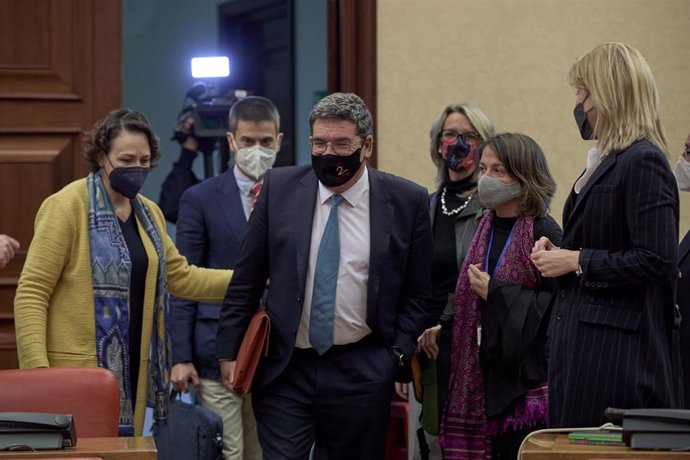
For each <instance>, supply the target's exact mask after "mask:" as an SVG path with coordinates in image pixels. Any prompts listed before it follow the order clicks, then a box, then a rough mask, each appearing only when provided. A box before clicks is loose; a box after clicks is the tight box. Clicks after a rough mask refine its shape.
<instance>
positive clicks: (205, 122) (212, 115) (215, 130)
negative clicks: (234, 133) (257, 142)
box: [181, 82, 249, 138]
mask: <svg viewBox="0 0 690 460" xmlns="http://www.w3.org/2000/svg"><path fill="white" fill-rule="evenodd" d="M248 94H249V92H248V91H247V90H243V89H235V90H229V91H227V92H226V93H225V94H223V95H216V94H214V92H213V89H212V88H211V87H209V85H208V84H206V83H203V82H200V83H197V84H195V85H194V86H192V87H191V88H190V89H189V91H187V94H186V97H187V98H188V99H191V100H192V104H191V105H189V106H187V107H185V109H183V111H182V114H181V116H185V117H186V116H192V117H193V118H194V131H193V135H194V136H195V137H197V138H217V137H221V138H222V137H225V134H226V133H227V131H228V112H229V111H230V108H231V107H232V105H233V104H234V103H235V102H237V101H238V100H240V99H242V98H244V97H246V96H248Z"/></svg>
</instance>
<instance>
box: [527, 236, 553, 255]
mask: <svg viewBox="0 0 690 460" xmlns="http://www.w3.org/2000/svg"><path fill="white" fill-rule="evenodd" d="M554 249H558V246H556V245H555V244H553V243H552V242H551V240H550V239H548V238H547V237H545V236H542V237H541V238H539V239H538V240H537V241H535V242H534V246H533V247H532V254H534V253H535V252H540V251H553V250H554Z"/></svg>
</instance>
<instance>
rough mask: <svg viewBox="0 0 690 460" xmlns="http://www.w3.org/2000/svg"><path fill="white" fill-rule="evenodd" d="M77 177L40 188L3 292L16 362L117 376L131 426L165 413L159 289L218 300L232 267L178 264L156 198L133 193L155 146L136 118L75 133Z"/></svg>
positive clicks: (125, 421) (165, 340)
mask: <svg viewBox="0 0 690 460" xmlns="http://www.w3.org/2000/svg"><path fill="white" fill-rule="evenodd" d="M84 150H85V157H86V159H87V160H88V162H89V163H90V165H91V173H90V174H89V175H88V177H86V178H83V179H80V180H77V181H75V182H72V183H71V184H69V185H67V186H66V187H64V188H63V189H62V190H60V191H59V192H57V193H55V194H54V195H51V196H49V197H48V198H46V200H45V201H44V202H43V204H42V205H41V208H40V209H39V211H38V214H37V215H36V224H35V231H34V237H33V240H32V241H31V246H30V247H29V250H28V253H27V258H26V262H25V264H24V269H23V271H22V274H21V277H20V279H19V285H18V288H17V295H16V297H15V300H14V318H15V329H16V334H17V350H18V353H19V364H20V366H21V367H22V368H33V367H49V366H51V367H52V366H54V367H64V366H71V367H78V366H84V367H103V368H106V369H110V370H111V371H112V372H113V373H114V374H115V376H116V378H117V380H118V383H119V384H120V435H122V436H132V435H137V436H141V433H142V427H143V421H144V410H145V408H146V407H147V406H148V407H153V408H154V418H155V419H156V420H158V419H160V418H162V417H164V416H165V408H166V401H167V397H168V391H169V383H170V367H171V361H170V337H169V335H168V327H167V325H166V322H167V316H168V303H167V302H168V292H170V293H172V294H174V295H176V296H179V297H183V298H190V299H194V300H199V301H202V300H204V301H215V302H220V301H222V299H223V297H224V294H225V291H226V289H227V286H228V283H229V281H230V277H231V275H232V272H231V271H230V270H211V269H202V268H197V267H194V266H190V265H188V264H187V260H186V259H185V258H184V257H182V256H181V255H180V254H179V253H178V252H177V249H176V248H175V246H174V244H173V243H172V241H171V240H170V238H169V237H168V235H167V234H166V231H165V221H164V218H163V214H162V213H161V211H160V209H159V208H158V206H156V205H155V204H154V203H153V202H152V201H150V200H148V199H146V198H144V197H143V196H141V195H139V194H138V192H139V189H140V188H141V186H142V185H143V183H144V180H145V179H146V176H147V175H148V173H149V171H150V169H151V168H152V167H153V166H155V165H156V163H157V161H158V158H159V157H160V150H159V147H158V139H157V138H156V136H155V135H154V133H153V130H152V128H151V126H150V125H149V123H148V121H147V120H146V118H145V117H144V116H143V115H142V114H140V113H138V112H135V111H133V110H129V109H119V110H115V111H113V112H111V113H109V114H108V115H107V116H106V117H105V118H104V119H103V120H101V121H99V122H97V123H96V125H95V126H94V127H93V129H92V130H91V131H89V132H87V133H86V136H85V140H84Z"/></svg>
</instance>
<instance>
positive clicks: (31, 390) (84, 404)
mask: <svg viewBox="0 0 690 460" xmlns="http://www.w3.org/2000/svg"><path fill="white" fill-rule="evenodd" d="M0 412H48V413H56V414H70V415H72V416H73V418H74V428H75V430H76V432H77V439H79V438H101V437H113V436H117V433H118V424H119V421H120V386H119V385H118V383H117V379H116V378H115V375H114V374H113V373H112V372H110V371H109V370H107V369H101V368H98V367H73V368H72V367H50V368H39V369H7V370H0Z"/></svg>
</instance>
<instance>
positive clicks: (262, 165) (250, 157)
mask: <svg viewBox="0 0 690 460" xmlns="http://www.w3.org/2000/svg"><path fill="white" fill-rule="evenodd" d="M235 162H236V163H237V165H238V166H239V167H240V169H242V171H244V172H245V173H247V174H249V175H250V176H252V178H253V179H261V177H263V175H264V174H265V173H266V171H268V170H269V169H271V168H272V167H273V163H275V162H276V151H275V150H272V149H269V148H267V147H263V146H261V145H252V146H251V147H245V148H243V149H239V150H238V151H237V155H236V156H235Z"/></svg>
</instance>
